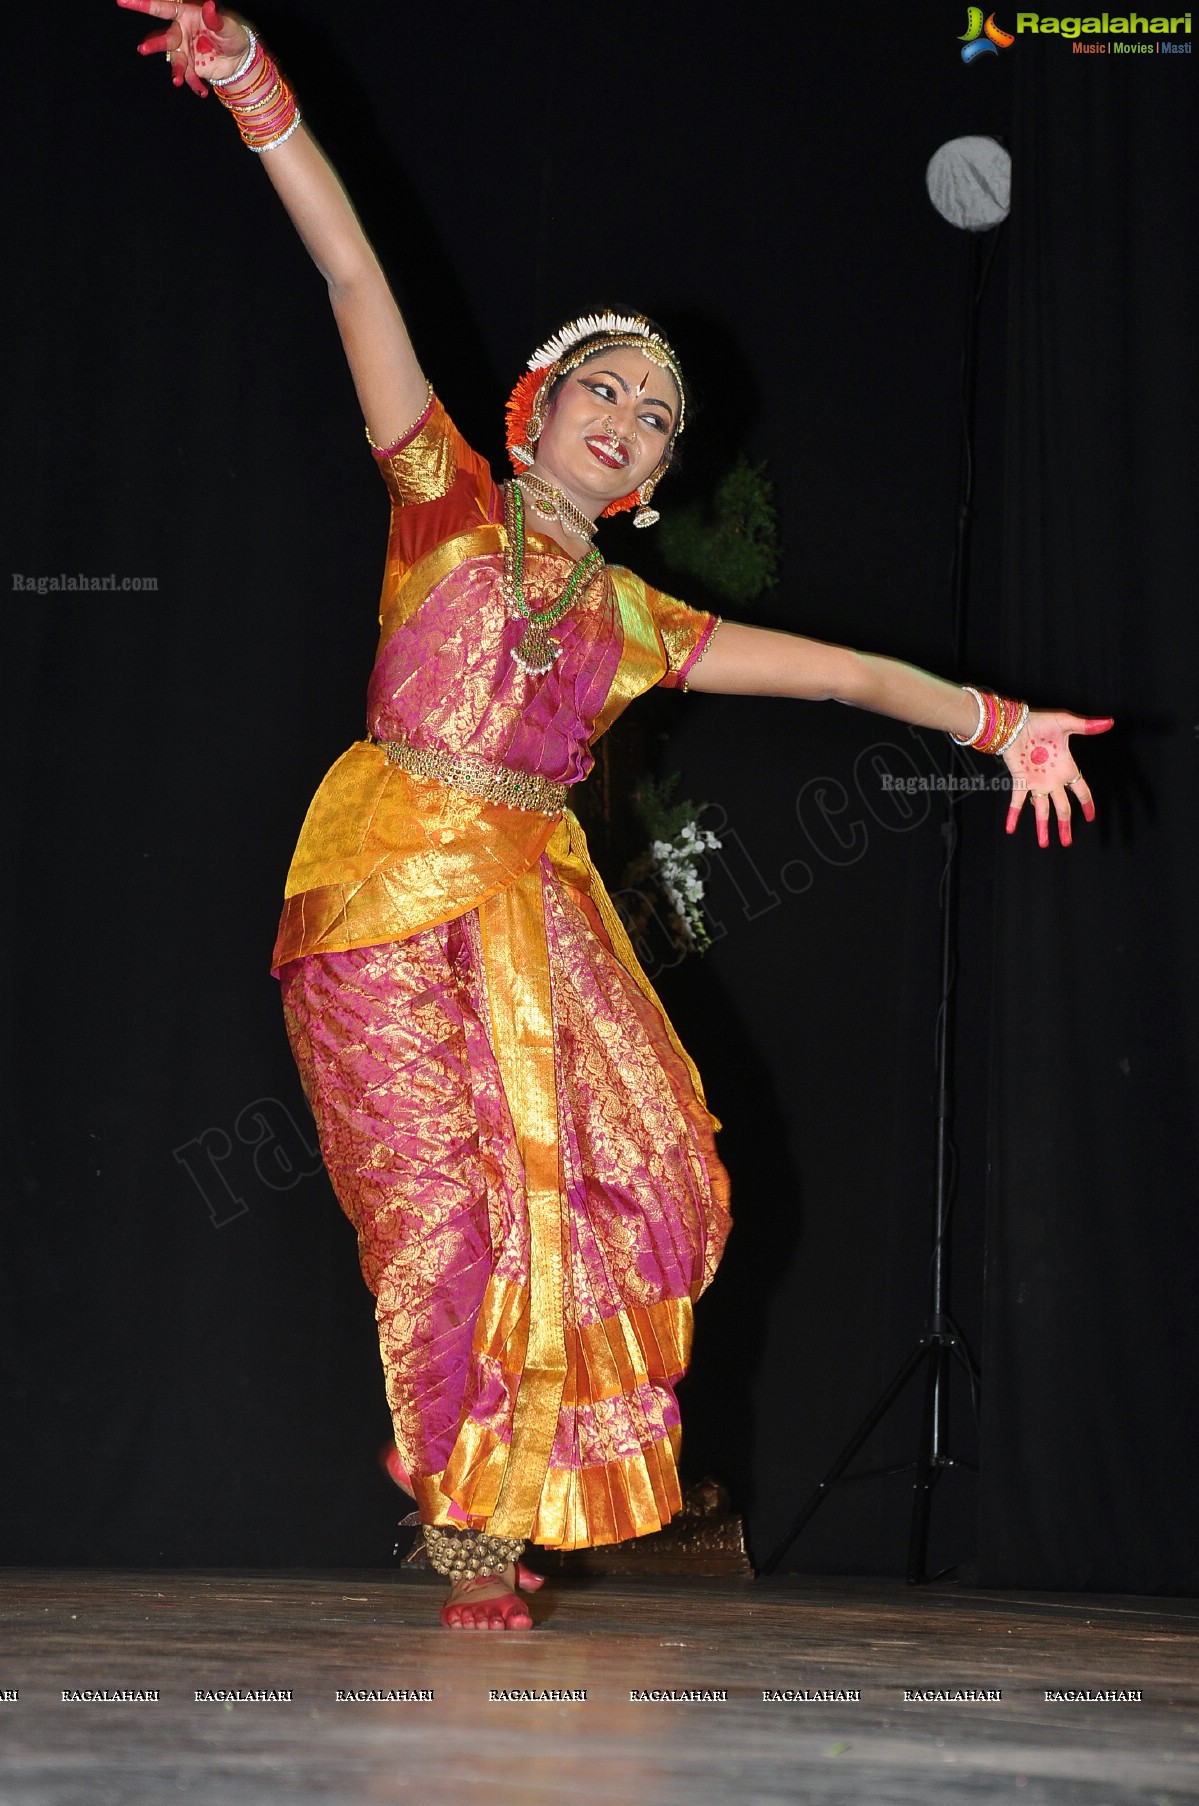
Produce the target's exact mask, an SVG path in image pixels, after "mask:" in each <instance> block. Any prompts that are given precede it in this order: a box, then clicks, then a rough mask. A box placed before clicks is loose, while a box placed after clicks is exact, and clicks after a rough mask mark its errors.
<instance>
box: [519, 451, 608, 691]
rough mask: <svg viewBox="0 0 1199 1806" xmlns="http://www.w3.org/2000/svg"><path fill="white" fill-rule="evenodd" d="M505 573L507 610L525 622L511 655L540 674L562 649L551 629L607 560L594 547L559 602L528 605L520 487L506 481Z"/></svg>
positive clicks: (580, 562) (534, 674)
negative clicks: (552, 636) (548, 604)
mask: <svg viewBox="0 0 1199 1806" xmlns="http://www.w3.org/2000/svg"><path fill="white" fill-rule="evenodd" d="M504 527H505V529H506V532H505V541H506V543H505V546H504V575H503V578H502V579H501V583H500V588H501V590H502V592H503V597H504V601H505V603H506V604H507V607H508V613H509V615H510V616H511V617H512V618H513V619H514V620H522V621H524V622H525V623H526V625H525V630H524V632H523V633H522V634H521V636H520V644H519V645H517V646H514V647H513V649H512V656H513V658H514V659H515V660H516V662H517V664H518V665H519V666H520V668H521V670H522V671H528V672H530V673H531V674H532V675H533V676H535V677H540V676H541V675H543V673H544V672H546V671H548V670H549V669H550V667H551V666H552V665H553V662H554V660H555V659H556V658H557V657H558V654H559V653H560V652H561V650H562V648H561V647H560V646H559V645H558V642H557V641H556V640H554V639H552V638H551V637H550V631H549V630H550V628H551V627H552V626H553V625H554V623H555V621H560V620H561V619H562V617H563V615H564V614H565V613H566V611H567V610H568V609H569V608H570V607H572V605H573V604H574V602H575V601H576V600H577V599H578V597H579V596H580V595H581V594H582V592H583V590H584V589H586V588H587V586H588V584H590V583H591V582H592V581H593V579H594V578H595V577H596V576H597V575H598V574H599V572H600V571H601V570H602V569H603V568H604V561H603V558H602V556H601V554H600V553H599V552H597V551H596V550H595V548H594V546H593V547H592V548H591V550H590V551H589V552H588V553H587V554H586V556H585V557H583V558H580V560H579V562H578V563H577V564H576V565H575V568H574V570H573V571H572V572H571V573H570V576H569V577H568V578H567V582H566V588H565V589H564V590H563V591H562V594H561V595H560V596H559V597H558V600H557V601H556V602H551V603H550V606H549V607H548V608H543V609H541V610H537V609H533V608H530V607H529V604H528V601H527V599H526V597H525V585H524V574H525V511H524V503H523V501H522V500H521V494H520V486H519V484H517V483H516V482H512V481H510V482H507V483H505V484H504Z"/></svg>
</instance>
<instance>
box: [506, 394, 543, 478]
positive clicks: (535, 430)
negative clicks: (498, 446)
mask: <svg viewBox="0 0 1199 1806" xmlns="http://www.w3.org/2000/svg"><path fill="white" fill-rule="evenodd" d="M540 437H541V415H540V414H539V413H538V411H537V409H536V408H534V409H533V412H532V413H531V414H530V415H529V424H528V426H527V427H526V428H525V443H524V444H523V445H514V446H513V447H512V456H513V457H514V458H516V459H517V460H518V461H519V462H520V463H521V464H531V463H532V462H533V460H534V458H536V456H537V453H536V450H535V449H534V448H535V446H536V444H537V441H538V440H539V439H540Z"/></svg>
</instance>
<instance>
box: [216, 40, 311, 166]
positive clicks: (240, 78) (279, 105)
mask: <svg viewBox="0 0 1199 1806" xmlns="http://www.w3.org/2000/svg"><path fill="white" fill-rule="evenodd" d="M234 83H236V84H237V93H236V94H231V93H229V92H228V90H229V89H230V88H231V87H232V86H233V84H234ZM211 86H212V87H213V88H215V89H216V96H217V99H218V100H219V101H220V102H221V104H222V105H223V106H226V107H228V109H229V111H230V112H231V113H232V115H233V117H234V119H236V121H237V129H238V131H239V132H240V133H241V138H242V143H243V144H244V145H245V146H246V148H247V149H248V150H252V151H253V152H254V154H255V156H261V154H262V152H263V151H268V150H275V149H276V147H277V146H278V145H280V144H286V143H287V140H288V139H289V138H290V137H291V135H292V133H293V132H294V131H295V129H296V127H297V126H298V125H299V123H300V109H299V107H297V105H296V97H295V95H294V94H293V93H292V91H291V88H290V87H289V86H288V84H287V81H286V79H285V78H284V76H283V75H282V74H281V73H280V70H279V65H278V64H277V63H276V62H275V60H274V58H273V57H272V56H270V55H269V54H268V52H267V51H265V50H264V49H263V47H262V45H261V44H260V43H259V41H258V38H257V36H256V34H255V33H254V32H251V33H250V42H249V46H248V48H247V50H246V54H245V56H244V57H243V59H242V62H241V64H240V66H239V67H238V68H237V69H235V70H234V71H233V74H232V75H225V76H222V77H220V78H219V79H217V78H214V79H213V81H212V83H211Z"/></svg>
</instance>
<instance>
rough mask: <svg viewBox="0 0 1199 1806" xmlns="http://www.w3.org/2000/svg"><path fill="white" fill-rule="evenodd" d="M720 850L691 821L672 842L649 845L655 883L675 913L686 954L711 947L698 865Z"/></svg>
mask: <svg viewBox="0 0 1199 1806" xmlns="http://www.w3.org/2000/svg"><path fill="white" fill-rule="evenodd" d="M719 850H720V842H719V840H717V838H716V836H715V834H713V832H712V830H711V829H710V828H701V827H700V826H699V824H698V823H697V822H694V821H688V822H684V823H683V826H682V827H681V828H680V829H679V831H678V833H677V834H676V835H675V836H674V838H673V839H672V840H655V841H653V842H652V843H651V846H650V852H651V853H652V854H653V857H654V869H655V873H656V876H657V880H658V883H659V884H660V885H661V886H662V889H663V891H664V892H665V893H666V897H667V900H668V902H669V903H670V907H671V909H672V910H673V911H674V915H675V920H676V922H677V923H678V929H679V934H680V936H681V937H682V945H683V947H684V948H685V949H686V950H687V951H690V950H691V949H693V948H694V949H695V950H697V951H699V952H701V953H702V952H703V950H704V948H705V947H709V946H711V944H712V937H711V935H710V934H709V933H708V924H707V922H706V921H705V919H704V912H703V910H702V909H701V908H700V904H701V903H702V902H703V899H704V887H703V881H702V880H701V878H700V875H699V870H698V864H697V862H698V861H699V860H700V859H702V858H703V856H704V854H705V853H716V852H719Z"/></svg>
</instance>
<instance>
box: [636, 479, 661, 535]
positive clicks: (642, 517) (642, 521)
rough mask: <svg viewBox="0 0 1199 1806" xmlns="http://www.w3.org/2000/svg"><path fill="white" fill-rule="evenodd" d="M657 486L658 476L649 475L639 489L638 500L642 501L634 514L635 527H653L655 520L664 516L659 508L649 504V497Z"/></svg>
mask: <svg viewBox="0 0 1199 1806" xmlns="http://www.w3.org/2000/svg"><path fill="white" fill-rule="evenodd" d="M657 486H658V479H657V478H656V477H647V478H646V479H645V482H644V483H643V484H642V485H641V487H640V489H639V490H638V491H637V500H638V501H639V502H640V503H641V506H640V508H638V510H637V512H636V514H635V515H634V516H633V525H634V526H635V527H652V526H653V524H654V522H655V521H657V520H661V518H662V516H661V515H660V514H659V513H658V510H657V509H656V508H650V507H648V506H647V504H648V502H649V499H650V497H651V496H652V495H653V493H654V490H655V489H656V488H657Z"/></svg>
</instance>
